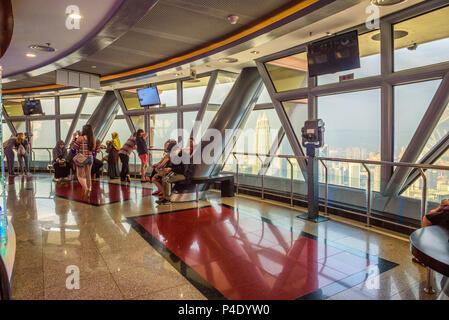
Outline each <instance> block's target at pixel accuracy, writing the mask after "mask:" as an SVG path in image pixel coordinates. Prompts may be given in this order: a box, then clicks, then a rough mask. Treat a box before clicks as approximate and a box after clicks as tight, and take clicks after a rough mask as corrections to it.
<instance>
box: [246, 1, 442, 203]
mask: <svg viewBox="0 0 449 320" xmlns="http://www.w3.org/2000/svg"><path fill="white" fill-rule="evenodd" d="M447 5H448V4H447V1H441V0H430V1H426V2H424V3H419V4H416V5H414V6H412V7H409V8H406V9H404V10H402V11H400V12H396V13H393V14H391V15H388V16H385V17H382V18H381V20H380V33H381V48H380V52H379V54H380V69H381V70H380V74H379V75H375V76H370V77H365V78H360V79H354V80H349V81H345V82H342V83H330V84H326V85H320V86H318V85H316V79H317V78H316V77H314V78H310V77H309V85H308V87H307V88H298V89H294V90H289V91H284V92H276V90H275V88H274V85H273V83H272V80H271V77H270V76H269V74H268V71H267V69H266V65H265V64H266V63H267V62H269V61H272V60H277V59H281V58H284V57H288V56H291V55H294V54H298V53H301V52H304V50H305V49H306V46H307V43H305V44H301V45H298V46H295V47H292V48H290V49H287V50H283V51H280V52H277V53H274V54H270V55H267V56H264V57H261V58H258V59H256V60H255V62H256V65H257V67H258V69H259V72H260V74H261V76H262V79H263V80H264V83H265V85H266V87H267V90H268V92H269V94H270V97H271V99H272V100H273V105H274V107H275V109H276V110H277V111H278V115H279V117H280V119H281V123H282V125H283V126H284V129H285V132H286V135H287V137H288V138H289V142H290V144H291V145H292V149H293V151H294V153H295V155H296V156H298V155H300V153H299V152H298V151H299V150H295V148H297V147H298V144H299V143H298V141H297V139H291V136H292V135H293V134H294V129H293V128H292V126H291V124H290V123H289V121H285V120H286V119H283V116H284V114H283V113H282V112H279V111H281V110H280V108H279V105H280V104H281V103H282V102H285V101H289V100H295V99H304V98H307V99H308V118H309V119H310V118H312V117H314V116H316V113H317V111H318V105H317V98H318V97H320V96H326V95H334V94H342V93H348V92H357V91H366V90H371V89H380V91H381V101H380V108H381V137H380V139H381V141H380V143H381V149H380V154H381V159H382V160H383V161H393V158H394V86H397V85H402V84H409V83H417V82H423V81H429V80H434V79H440V78H443V77H445V76H446V74H447V73H449V61H447V62H441V63H437V64H433V65H427V66H423V67H416V68H410V69H406V70H401V71H397V72H394V40H393V25H394V24H395V23H398V22H401V21H404V20H407V19H411V18H414V17H416V16H419V15H422V14H426V13H428V12H431V11H434V10H438V9H441V8H443V7H446V6H447ZM355 29H363V26H361V25H359V26H355V27H353V28H349V29H346V30H345V31H349V30H355ZM318 40H319V39H318ZM318 40H314V41H318ZM443 94H444V93H443V90H440V92H437V93H436V96H434V99H436V100H437V101H444V97H443ZM440 107H441V106H440ZM438 115H440V114H437V115H436V116H438ZM436 116H435V117H434V118H432V119H430V118H429V119H427V120H426V122H428V121H431V122H435V121H436V122H437V121H438V119H439V117H438V119H436ZM287 120H288V119H287ZM423 127H424V125H423ZM431 129H433V127H431V126H430V127H427V128H426V129H425V128H421V130H420V133H421V134H423V135H424V136H425V137H426V139H425V140H426V141H425V142H427V139H428V137H430V134H431V132H432V130H431ZM428 131H430V133H429V132H428ZM416 133H417V132H415V135H414V138H413V139H412V140H411V141H410V143H409V146H411V145H414V144H417V143H419V144H421V143H422V141H417V139H418V138H419V137H418V135H417V134H416ZM292 140H293V141H292ZM440 151H441V150H440ZM396 170H398V169H396ZM393 176H394V172H393V170H392V169H391V168H387V167H385V168H382V170H381V192H382V193H383V194H384V195H389V196H391V195H392V192H391V190H389V189H388V188H387V186H388V184H390V183H391V181H392V179H393ZM407 177H408V175H407V174H406V177H405V178H407ZM407 181H409V180H407ZM400 187H401V186H399V187H398V188H400ZM403 190H405V189H403Z"/></svg>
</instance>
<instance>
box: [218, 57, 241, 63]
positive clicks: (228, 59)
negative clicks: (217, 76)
mask: <svg viewBox="0 0 449 320" xmlns="http://www.w3.org/2000/svg"><path fill="white" fill-rule="evenodd" d="M218 61H220V62H222V63H236V62H237V61H239V60H238V59H236V58H221V59H218Z"/></svg>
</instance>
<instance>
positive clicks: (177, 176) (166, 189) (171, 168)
mask: <svg viewBox="0 0 449 320" xmlns="http://www.w3.org/2000/svg"><path fill="white" fill-rule="evenodd" d="M183 152H187V153H188V154H189V159H190V152H189V151H185V150H183V149H182V148H181V147H180V146H179V145H178V144H176V145H175V146H174V147H173V148H172V150H171V152H170V154H171V157H174V156H176V157H179V158H180V159H182V158H183ZM189 167H190V164H189V163H187V164H184V163H183V162H182V161H181V162H180V163H179V164H174V163H173V162H172V160H170V162H169V163H168V165H167V167H166V168H164V169H162V170H161V171H163V172H164V176H163V177H162V198H161V199H159V200H158V201H156V202H157V203H158V204H169V203H170V184H171V183H173V182H177V181H183V180H186V179H187V178H189V177H188V173H187V171H188V168H189ZM186 175H187V176H186Z"/></svg>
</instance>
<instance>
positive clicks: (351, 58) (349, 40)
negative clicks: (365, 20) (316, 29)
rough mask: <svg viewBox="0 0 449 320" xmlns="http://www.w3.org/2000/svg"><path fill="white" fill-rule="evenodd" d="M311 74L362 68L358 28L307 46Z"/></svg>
mask: <svg viewBox="0 0 449 320" xmlns="http://www.w3.org/2000/svg"><path fill="white" fill-rule="evenodd" d="M307 61H308V67H309V76H311V77H313V76H319V75H323V74H329V73H335V72H338V71H345V70H351V69H356V68H360V56H359V38H358V33H357V30H354V31H350V32H347V33H344V34H340V35H338V36H334V37H332V38H329V39H325V40H321V41H318V42H314V43H311V44H310V45H308V46H307Z"/></svg>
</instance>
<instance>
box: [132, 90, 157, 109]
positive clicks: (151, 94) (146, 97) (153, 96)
mask: <svg viewBox="0 0 449 320" xmlns="http://www.w3.org/2000/svg"><path fill="white" fill-rule="evenodd" d="M137 96H138V97H139V103H140V106H141V107H145V106H154V105H158V104H161V100H160V99H159V93H158V92H157V87H150V88H144V89H139V90H137Z"/></svg>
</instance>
